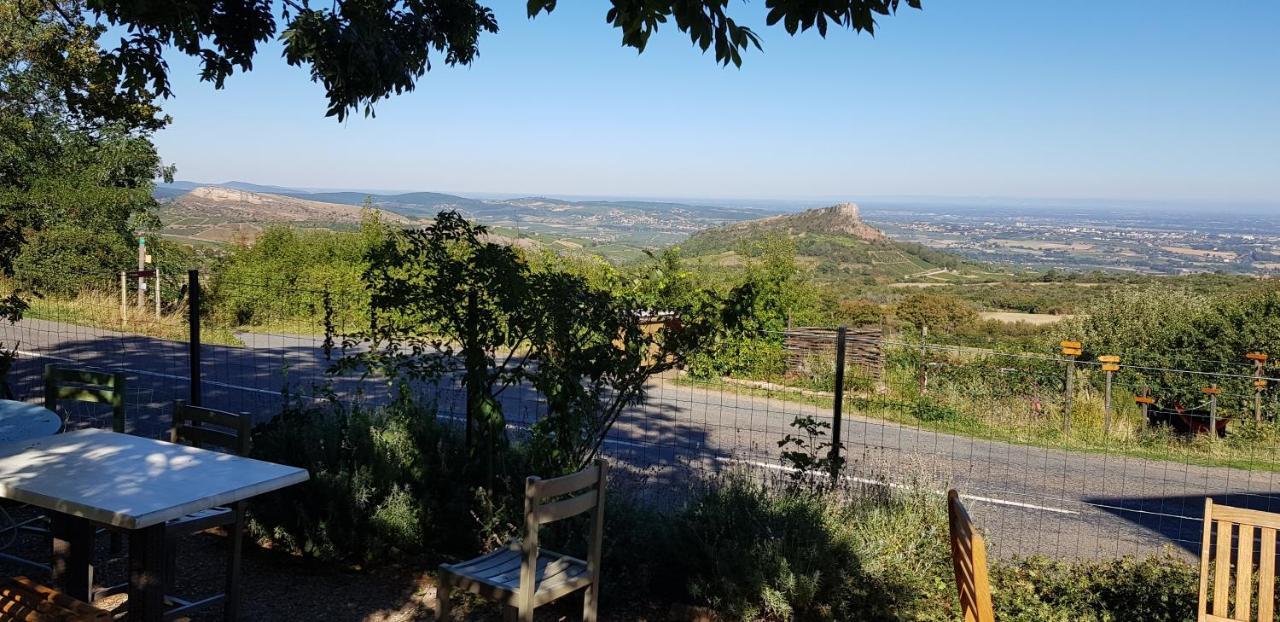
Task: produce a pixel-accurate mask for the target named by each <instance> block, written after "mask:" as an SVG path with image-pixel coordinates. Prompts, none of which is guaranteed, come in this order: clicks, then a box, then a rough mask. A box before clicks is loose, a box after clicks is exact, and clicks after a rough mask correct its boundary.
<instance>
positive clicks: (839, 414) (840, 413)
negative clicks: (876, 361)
mask: <svg viewBox="0 0 1280 622" xmlns="http://www.w3.org/2000/svg"><path fill="white" fill-rule="evenodd" d="M848 333H849V329H848V328H847V327H845V326H841V327H840V328H838V329H836V386H835V398H834V403H833V404H832V406H831V453H830V456H829V458H830V459H829V460H828V462H830V463H831V481H832V482H833V483H834V482H835V481H836V479H837V478H838V477H840V467H841V463H840V439H841V436H840V428H841V424H842V423H843V420H844V357H845V342H846V340H847V339H848Z"/></svg>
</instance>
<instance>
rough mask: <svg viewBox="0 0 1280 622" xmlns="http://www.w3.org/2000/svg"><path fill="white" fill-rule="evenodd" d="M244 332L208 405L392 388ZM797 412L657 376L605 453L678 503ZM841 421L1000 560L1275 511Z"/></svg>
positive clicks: (155, 407)
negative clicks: (954, 504)
mask: <svg viewBox="0 0 1280 622" xmlns="http://www.w3.org/2000/svg"><path fill="white" fill-rule="evenodd" d="M241 339H242V340H243V341H244V343H245V346H244V347H226V346H208V345H206V346H204V347H203V348H202V351H201V361H202V363H201V377H202V382H203V384H204V392H203V394H204V402H205V404H206V405H208V406H212V407H215V408H223V409H227V410H232V411H238V412H250V413H253V414H254V416H255V417H257V418H260V419H264V420H265V419H267V418H270V417H271V416H272V415H274V414H275V413H278V412H279V411H280V408H281V405H282V403H283V400H284V399H285V397H284V395H285V394H286V393H288V394H289V395H291V396H293V397H292V398H291V399H299V400H307V399H311V398H309V397H308V396H310V395H312V394H313V393H314V392H315V390H316V389H317V388H319V387H323V386H328V387H330V388H331V389H332V390H334V391H335V392H336V393H338V394H339V395H342V396H345V397H353V396H361V398H362V399H367V400H375V401H376V400H378V399H380V397H381V396H385V387H384V386H382V385H380V384H379V383H377V382H375V381H365V382H360V381H357V380H354V379H337V380H335V379H333V378H330V377H328V376H327V375H326V373H325V371H326V369H327V368H328V367H329V361H327V360H326V358H325V353H324V349H323V347H322V343H321V340H320V339H319V338H313V337H290V336H279V335H273V336H263V335H253V334H246V335H241ZM15 343H16V344H17V345H18V350H19V352H20V356H19V359H18V361H17V363H16V364H15V367H14V369H13V371H12V372H11V384H12V385H13V386H14V389H15V390H16V392H17V393H18V395H19V397H20V398H23V399H27V400H29V401H38V399H39V394H40V391H41V388H40V387H41V384H40V380H39V378H40V370H41V367H42V365H43V364H45V363H50V362H52V363H74V364H78V365H89V366H95V367H102V368H108V369H117V370H120V371H124V372H125V373H126V374H127V375H128V382H129V388H128V390H127V397H128V401H129V421H130V425H131V427H132V428H133V430H134V431H135V432H136V433H139V434H148V435H159V434H162V433H163V431H164V430H165V429H166V428H167V426H168V421H169V416H170V413H171V408H172V403H173V401H174V400H176V399H186V398H187V397H188V395H189V376H190V358H189V356H188V354H187V350H188V346H187V344H185V343H181V342H174V341H167V340H162V339H156V338H151V337H142V336H138V335H131V334H124V333H119V332H113V331H107V330H102V329H96V328H87V327H82V326H75V325H71V324H63V323H57V322H48V321H42V320H29V319H28V320H23V321H21V322H19V323H18V324H16V325H8V324H0V344H4V346H5V347H6V348H7V347H12V346H13V345H14V344H15ZM427 393H428V395H426V396H425V397H426V398H427V399H434V400H436V402H437V403H438V407H439V411H440V413H442V415H443V416H446V417H452V418H457V417H460V416H461V414H462V402H461V392H460V391H459V390H458V389H457V388H456V387H453V386H438V387H433V388H431V390H429V391H427ZM501 399H502V402H503V404H504V412H505V413H506V414H507V417H508V420H509V422H510V425H511V429H512V433H513V434H519V433H520V430H521V429H522V428H523V426H525V425H527V424H528V423H529V422H531V421H533V420H535V419H536V418H537V416H538V415H539V413H540V409H541V405H540V403H539V400H538V399H537V396H536V394H534V393H533V392H532V391H530V390H528V389H527V388H526V387H520V386H517V387H511V388H509V389H508V390H507V391H506V392H504V393H503V395H502V396H501ZM67 414H68V416H69V418H70V421H71V423H72V425H108V424H107V423H106V422H107V418H106V416H105V414H104V413H102V412H101V411H100V409H94V407H92V406H80V405H74V406H72V407H70V408H68V409H67ZM799 414H812V415H814V416H816V417H819V418H827V419H829V418H830V413H829V412H827V411H826V410H825V409H820V408H817V407H814V406H809V405H804V404H798V403H793V402H786V401H780V400H775V399H766V398H758V397H749V396H742V395H738V394H736V393H734V392H732V391H728V390H723V391H722V390H718V389H717V388H716V387H713V386H709V387H690V386H685V385H684V384H679V383H676V382H673V381H671V380H670V379H658V380H655V381H654V382H653V384H652V386H651V389H650V392H649V395H648V398H647V399H646V401H645V403H643V404H641V405H639V406H637V407H635V408H632V409H631V410H629V411H628V412H627V413H625V415H624V416H623V417H622V419H621V420H620V421H619V423H618V425H617V426H615V428H614V429H613V430H612V431H611V433H610V436H609V438H608V441H607V443H606V452H607V453H608V454H609V455H610V456H611V457H613V458H614V459H615V460H616V461H618V462H619V463H620V464H621V465H623V466H625V467H626V469H625V470H629V471H630V473H631V475H632V476H633V477H634V478H635V479H634V481H635V482H636V485H635V486H633V488H634V489H636V490H643V491H644V492H645V493H646V494H648V495H650V496H652V497H653V498H656V499H659V500H663V499H665V500H671V499H678V498H679V497H680V496H681V493H683V492H685V491H687V490H689V487H690V483H691V482H692V481H693V478H694V477H697V476H702V475H708V474H714V473H718V472H721V471H723V470H725V469H730V468H752V469H756V470H758V471H760V472H764V473H776V474H778V475H785V472H784V470H783V467H782V466H781V465H780V464H779V461H778V458H777V456H778V451H779V450H778V447H777V441H778V440H779V439H781V438H782V436H783V435H784V434H786V433H787V432H788V431H789V427H788V424H789V423H790V422H791V421H792V419H794V417H795V416H796V415H799ZM1017 424H1018V422H1016V421H1011V422H1010V425H1017ZM843 428H844V429H843V435H842V436H843V438H844V442H845V445H846V447H847V448H848V449H847V451H848V453H847V455H848V456H849V458H850V462H851V467H850V469H849V473H850V475H849V476H850V478H851V479H852V480H853V482H854V483H856V484H859V485H865V486H870V487H880V486H906V487H912V488H917V489H923V490H927V491H930V492H937V493H941V492H942V491H944V490H945V489H946V488H947V487H956V488H958V489H959V490H961V491H962V492H963V493H964V494H966V495H967V496H968V497H969V505H970V506H971V511H972V513H973V514H974V515H975V518H976V519H977V520H978V521H979V522H981V523H982V525H983V526H984V527H985V529H986V530H987V532H988V539H989V541H990V542H991V544H992V546H993V548H994V549H995V552H996V554H998V555H1015V554H1017V555H1027V554H1033V553H1042V554H1047V555H1053V556H1059V557H1087V556H1097V555H1114V554H1126V553H1149V552H1155V551H1157V550H1160V549H1161V548H1162V547H1165V546H1172V547H1175V549H1176V550H1180V551H1182V552H1184V553H1189V554H1198V550H1199V538H1200V530H1201V524H1200V520H1199V517H1200V516H1201V513H1202V510H1203V503H1204V501H1203V500H1204V497H1205V496H1206V495H1212V496H1213V497H1214V498H1215V501H1218V502H1226V503H1229V504H1233V505H1241V506H1246V507H1252V508H1256V509H1262V510H1270V511H1280V483H1278V482H1277V480H1278V479H1280V477H1277V474H1276V473H1272V472H1266V471H1248V470H1242V469H1228V468H1218V467H1212V468H1211V467H1201V466H1194V465H1188V464H1182V463H1178V462H1162V461H1153V460H1143V459H1137V458H1131V457H1125V456H1119V455H1106V454H1080V453H1071V452H1065V451H1060V450H1053V449H1043V448H1036V447H1029V446H1021V445H1012V444H1008V443H1003V442H997V441H991V440H984V439H978V438H969V437H962V436H956V435H951V434H941V433H936V432H932V431H928V430H922V429H919V428H914V427H910V426H904V425H898V424H893V423H887V422H884V421H879V420H875V419H868V418H863V417H860V416H858V415H857V413H853V414H850V415H847V416H846V419H845V421H844V423H843ZM941 502H942V501H941V497H939V503H941Z"/></svg>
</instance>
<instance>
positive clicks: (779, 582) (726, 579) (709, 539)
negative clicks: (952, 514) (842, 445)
mask: <svg viewBox="0 0 1280 622" xmlns="http://www.w3.org/2000/svg"><path fill="white" fill-rule="evenodd" d="M929 501H936V500H932V499H929V500H925V499H923V498H916V497H910V496H908V497H897V496H892V495H890V496H883V497H879V496H878V497H865V496H864V497H855V498H854V499H853V500H852V501H849V500H844V499H843V498H842V497H841V496H840V495H836V494H826V493H822V492H816V491H814V490H812V489H809V488H807V487H805V486H803V485H798V484H788V485H781V486H765V485H762V484H760V483H757V482H754V481H751V480H748V479H747V478H746V477H744V476H730V477H727V478H725V479H723V480H720V481H717V482H714V483H713V484H712V485H710V486H709V487H708V488H707V489H706V490H705V492H703V493H702V494H701V495H700V496H699V497H698V498H697V499H695V500H694V501H693V502H692V503H691V505H690V506H689V507H688V509H686V510H684V511H683V512H680V513H679V514H677V515H676V516H674V517H673V518H671V519H670V523H669V524H670V531H669V540H668V541H667V542H666V543H665V546H664V547H663V549H662V550H663V551H664V552H665V553H666V558H667V559H668V560H670V562H671V563H670V564H669V565H668V568H669V569H670V572H669V574H668V575H667V576H666V580H667V583H668V585H667V589H668V590H669V592H668V593H669V595H670V596H671V597H673V598H674V599H676V600H684V601H685V602H689V601H692V602H695V603H698V604H702V605H706V606H709V607H711V608H713V609H715V610H717V611H718V612H719V613H720V614H722V615H723V616H726V618H727V619H735V620H758V619H759V620H875V619H911V617H912V615H913V614H919V615H923V613H924V612H926V611H929V610H931V609H935V608H936V607H929V606H927V601H929V600H934V599H943V600H945V599H947V598H949V596H946V595H945V594H946V593H945V592H944V591H943V590H942V589H941V588H942V586H944V585H945V583H941V582H940V581H939V580H938V577H939V576H941V575H939V573H943V572H945V571H946V569H947V566H946V563H945V562H946V559H947V557H946V548H945V547H946V539H945V516H944V514H943V513H942V511H941V507H942V506H941V504H939V503H929ZM922 503H923V504H924V505H920V504H922ZM912 508H914V509H912ZM916 510H918V511H916ZM943 610H945V605H944V607H943Z"/></svg>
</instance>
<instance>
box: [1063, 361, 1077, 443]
mask: <svg viewBox="0 0 1280 622" xmlns="http://www.w3.org/2000/svg"><path fill="white" fill-rule="evenodd" d="M1075 379H1076V359H1075V357H1074V356H1073V357H1069V358H1068V359H1067V391H1066V400H1064V401H1065V403H1064V404H1063V406H1062V435H1063V436H1067V435H1070V434H1071V401H1072V400H1073V399H1074V397H1075Z"/></svg>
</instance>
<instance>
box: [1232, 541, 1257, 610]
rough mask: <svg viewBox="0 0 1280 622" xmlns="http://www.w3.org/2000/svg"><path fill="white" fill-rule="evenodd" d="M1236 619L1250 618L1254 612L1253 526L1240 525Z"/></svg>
mask: <svg viewBox="0 0 1280 622" xmlns="http://www.w3.org/2000/svg"><path fill="white" fill-rule="evenodd" d="M1236 546H1237V548H1236V619H1238V620H1248V619H1249V615H1250V614H1251V613H1253V598H1252V595H1253V526H1252V525H1245V524H1241V525H1240V537H1239V544H1237V545H1236Z"/></svg>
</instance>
